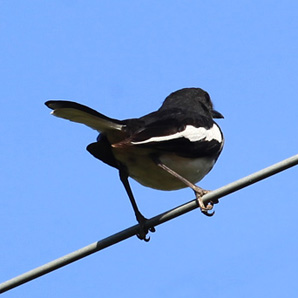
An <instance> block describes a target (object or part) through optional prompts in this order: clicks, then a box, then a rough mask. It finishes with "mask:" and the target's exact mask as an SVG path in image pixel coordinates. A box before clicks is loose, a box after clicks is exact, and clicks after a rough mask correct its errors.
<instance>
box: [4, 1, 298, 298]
mask: <svg viewBox="0 0 298 298" xmlns="http://www.w3.org/2000/svg"><path fill="white" fill-rule="evenodd" d="M297 52H298V4H297V1H294V0H292V1H290V0H285V1H265V0H260V1H236V0H230V1H215V0H211V1H194V0H193V1H192V0H190V1H169V0H165V1H132V0H131V1H130V0H128V1H93V0H90V1H81V0H76V1H66V0H62V1H57V0H53V1H33V0H28V1H15V0H11V1H0V65H1V67H0V82H1V88H0V103H1V117H0V123H1V124H0V133H1V140H0V144H1V155H0V165H1V172H0V189H1V199H0V235H1V240H0V264H1V269H0V282H4V281H6V280H8V279H10V278H13V277H15V276H17V275H19V274H22V273H24V272H27V271H29V270H31V269H34V268H36V267H38V266H41V265H43V264H45V263H47V262H49V261H52V260H54V259H56V258H59V257H61V256H63V255H65V254H68V253H70V252H72V251H75V250H77V249H79V248H81V247H84V246H86V245H88V244H91V243H93V242H95V241H98V240H100V239H103V238H105V237H107V236H109V235H112V234H114V233H116V232H119V231H121V230H123V229H126V228H128V227H130V226H132V225H134V224H135V223H136V222H135V218H134V214H133V211H132V208H131V206H130V203H129V200H128V198H127V196H126V193H125V191H124V189H123V186H122V185H121V182H120V181H119V178H118V173H117V171H116V170H115V169H113V168H111V167H109V166H107V165H105V164H103V163H101V162H99V161H98V160H96V159H94V158H93V157H92V156H91V155H90V154H89V153H88V152H87V151H86V150H85V147H86V146H87V145H88V144H89V143H92V142H94V141H95V140H96V137H97V132H96V131H94V130H92V129H90V128H88V127H86V126H83V125H79V124H76V123H71V122H69V121H65V120H63V119H58V118H55V117H53V116H51V115H50V110H49V109H48V108H47V107H46V106H45V105H44V102H45V101H47V100H49V99H67V100H71V101H76V102H79V103H82V104H85V105H88V106H90V107H92V108H93V109H96V110H98V111H100V112H101V113H103V114H105V115H108V116H110V117H113V118H118V119H126V118H132V117H140V116H142V115H144V114H147V113H149V112H152V111H154V110H156V109H158V108H159V106H160V105H161V103H162V102H163V100H164V98H165V97H166V96H167V95H169V94H170V93H171V92H173V91H175V90H178V89H180V88H184V87H200V88H203V89H204V90H206V91H208V92H209V94H210V96H211V98H212V100H213V102H214V105H215V109H216V110H218V111H219V112H221V113H222V114H223V115H224V116H225V119H218V120H217V123H218V124H219V125H220V126H221V128H222V130H223V133H224V135H225V147H224V150H223V152H222V154H221V156H220V158H219V159H218V161H217V164H216V165H215V167H214V169H213V170H212V171H211V172H210V173H209V174H208V175H207V176H206V177H205V178H204V179H203V180H202V181H201V182H200V183H199V185H200V186H201V187H203V188H205V189H211V190H212V189H217V188H219V187H221V186H224V185H226V184H228V183H230V182H233V181H235V180H237V179H240V178H242V177H244V176H246V175H248V174H251V173H253V172H255V171H258V170H261V169H262V168H264V167H267V166H269V165H271V164H274V163H276V162H278V161H280V160H283V159H285V158H287V157H290V156H292V155H295V154H297V153H298V149H297V148H298V138H297V128H298V117H297V116H298V99H297V98H298V72H297V69H298V59H297ZM297 175H298V167H294V168H291V169H289V170H287V171H285V172H282V173H280V174H277V175H275V176H273V177H271V178H268V179H266V180H264V181H261V182H259V183H257V184H254V185H252V186H250V187H247V188H245V189H243V190H240V191H238V192H236V193H234V194H231V195H229V196H226V197H224V198H222V199H221V200H220V203H219V204H218V205H216V206H215V210H216V213H215V215H214V216H213V217H212V218H208V217H206V216H204V215H203V214H201V212H200V211H199V210H194V211H192V212H190V213H188V214H186V215H183V216H181V217H179V218H177V219H174V220H172V221H170V222H167V223H165V224H163V225H161V226H158V227H157V228H156V232H155V233H154V234H151V235H150V236H151V241H150V242H148V243H145V242H144V241H140V240H139V239H138V238H137V237H132V238H129V239H127V240H125V241H123V242H121V243H118V244H116V245H114V246H112V247H109V248H107V249H105V250H103V251H100V252H98V253H96V254H93V255H91V256H89V257H86V258H84V259H82V260H80V261H77V262H75V263H73V264H70V265H68V266H66V267H64V268H62V269H59V270H57V271H54V272H52V273H50V274H47V275H45V276H43V277H41V278H38V279H36V280H34V281H31V282H29V283H26V284H24V285H21V286H19V287H17V288H15V289H13V290H10V291H8V292H6V293H5V294H4V296H3V297H7V298H15V297H22V298H27V297H30V298H35V297H38V298H39V297H56V298H60V297H63V298H65V297H144V298H147V297H174V298H176V297H204V298H213V297H221V298H226V297H227V298H233V297H242V298H246V297H295V296H296V295H297V292H298V284H297V275H298V257H297V251H298V237H297V226H298V219H297V213H296V210H297V209H298V185H297ZM131 185H132V188H133V192H134V194H135V197H136V200H137V202H138V205H139V207H140V209H141V211H142V213H143V214H144V215H145V216H146V217H152V216H155V215H157V214H159V213H161V212H164V211H166V210H168V209H171V208H173V207H175V206H178V205H180V204H183V203H185V202H188V201H190V200H191V199H193V198H194V195H193V192H192V191H191V190H189V189H183V190H179V191H169V192H165V191H158V190H153V189H149V188H146V187H144V186H141V185H139V184H138V183H137V182H134V181H131Z"/></svg>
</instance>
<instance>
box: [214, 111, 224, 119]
mask: <svg viewBox="0 0 298 298" xmlns="http://www.w3.org/2000/svg"><path fill="white" fill-rule="evenodd" d="M212 117H213V118H224V116H223V115H222V114H221V113H219V112H217V111H215V110H212Z"/></svg>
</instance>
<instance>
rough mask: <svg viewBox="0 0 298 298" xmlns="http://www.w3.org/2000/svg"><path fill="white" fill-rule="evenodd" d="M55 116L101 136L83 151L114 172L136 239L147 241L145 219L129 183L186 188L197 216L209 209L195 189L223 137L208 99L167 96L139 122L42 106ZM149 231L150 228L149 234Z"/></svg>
mask: <svg viewBox="0 0 298 298" xmlns="http://www.w3.org/2000/svg"><path fill="white" fill-rule="evenodd" d="M45 104H46V105H47V106H48V107H49V108H51V109H53V111H52V114H53V115H54V116H57V117H60V118H64V119H68V120H70V121H74V122H78V123H83V124H85V125H87V126H89V127H91V128H93V129H95V130H97V131H98V132H99V133H100V134H99V136H98V138H97V141H96V142H95V143H92V144H90V145H88V146H87V150H88V151H89V152H90V153H91V154H92V155H93V156H94V157H96V158H98V159H99V160H101V161H103V162H104V163H106V164H108V165H110V166H112V167H114V168H116V169H118V171H119V174H120V179H121V181H122V183H123V185H124V187H125V189H126V192H127V194H128V196H129V199H130V201H131V204H132V207H133V209H134V212H135V215H136V219H137V221H138V222H139V224H140V232H139V234H138V237H139V238H140V239H143V240H146V241H148V240H149V238H147V237H146V235H147V233H148V229H146V228H145V222H146V218H145V217H144V216H143V215H142V214H141V212H140V211H139V209H138V207H137V204H136V201H135V199H134V197H133V193H132V191H131V188H130V185H129V181H128V177H131V178H133V179H135V180H136V181H138V182H139V183H141V184H142V185H144V186H148V187H151V188H154V189H160V190H176V189H181V188H185V187H190V188H191V189H193V190H194V192H195V194H196V198H197V200H198V203H199V206H200V208H201V211H202V212H203V213H204V214H206V215H212V214H210V213H208V211H209V210H210V209H212V207H213V203H216V202H210V203H208V204H207V205H205V204H204V203H203V201H202V196H203V195H204V194H206V193H207V192H208V191H206V190H204V189H202V188H200V187H198V186H196V185H195V183H197V182H198V181H200V180H201V179H202V178H203V177H204V176H205V175H206V174H208V172H209V171H210V170H211V169H212V167H213V166H214V164H215V162H216V160H217V158H218V156H219V154H220V153H221V151H222V148H223V144H224V137H223V134H222V131H221V129H220V127H219V126H218V125H217V124H216V123H215V122H214V121H213V118H223V116H222V114H220V113H219V112H217V111H215V110H214V109H213V104H212V102H211V99H210V96H209V94H208V93H207V92H206V91H204V90H202V89H200V88H184V89H181V90H178V91H176V92H173V93H171V94H170V95H169V96H168V97H167V98H166V99H165V101H164V102H163V104H162V106H161V107H160V108H159V109H158V110H157V111H155V112H152V113H150V114H148V115H145V116H143V117H140V118H133V119H127V120H117V119H112V118H109V117H107V116H105V115H103V114H101V113H99V112H97V111H95V110H93V109H91V108H89V107H87V106H84V105H81V104H78V103H75V102H71V101H64V100H50V101H47V102H46V103H45ZM149 230H150V231H154V228H150V229H149Z"/></svg>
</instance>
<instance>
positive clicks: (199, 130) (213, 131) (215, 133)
mask: <svg viewBox="0 0 298 298" xmlns="http://www.w3.org/2000/svg"><path fill="white" fill-rule="evenodd" d="M183 137H184V138H186V139H188V140H190V141H191V142H198V141H200V140H205V141H212V140H216V141H218V142H219V143H221V142H222V135H221V132H220V129H219V128H218V126H217V125H216V124H215V123H214V124H213V126H212V127H211V128H210V129H206V128H204V127H194V126H192V125H187V126H186V127H185V130H183V131H180V132H177V133H175V134H172V135H168V136H161V137H152V138H150V139H148V140H145V141H141V142H132V144H134V145H140V144H146V143H151V142H164V141H170V140H174V139H179V138H183Z"/></svg>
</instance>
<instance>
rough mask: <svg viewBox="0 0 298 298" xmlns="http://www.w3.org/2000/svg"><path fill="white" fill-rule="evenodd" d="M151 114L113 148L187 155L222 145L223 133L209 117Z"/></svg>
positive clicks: (209, 151)
mask: <svg viewBox="0 0 298 298" xmlns="http://www.w3.org/2000/svg"><path fill="white" fill-rule="evenodd" d="M152 116H153V117H152ZM157 116H158V117H157ZM150 117H151V118H150V121H148V119H145V121H144V122H145V124H144V126H143V127H142V128H141V129H139V130H138V131H136V132H135V133H133V134H132V135H131V136H130V137H128V138H126V139H124V140H122V141H121V142H119V143H116V144H113V145H112V147H115V148H117V147H118V148H120V147H126V146H138V147H145V148H151V149H153V150H161V151H167V152H174V153H176V154H179V155H182V156H188V157H200V156H206V155H212V154H214V153H217V152H218V151H220V150H221V148H222V143H223V136H222V133H221V131H220V129H219V127H218V126H217V125H216V124H215V123H214V122H213V121H212V120H211V121H210V120H208V119H206V118H204V117H198V116H197V115H188V116H187V117H185V115H182V114H179V113H166V114H164V115H163V114H160V113H157V114H156V115H154V114H150ZM152 119H155V120H152ZM146 120H147V123H146ZM148 122H149V123H148Z"/></svg>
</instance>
